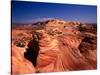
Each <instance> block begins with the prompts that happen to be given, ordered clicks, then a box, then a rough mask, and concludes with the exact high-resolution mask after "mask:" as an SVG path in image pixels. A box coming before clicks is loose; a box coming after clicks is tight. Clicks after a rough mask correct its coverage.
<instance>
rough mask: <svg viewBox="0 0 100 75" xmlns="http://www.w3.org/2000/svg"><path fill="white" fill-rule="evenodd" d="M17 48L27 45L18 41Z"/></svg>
mask: <svg viewBox="0 0 100 75" xmlns="http://www.w3.org/2000/svg"><path fill="white" fill-rule="evenodd" d="M16 46H17V47H25V43H24V42H22V41H18V42H16Z"/></svg>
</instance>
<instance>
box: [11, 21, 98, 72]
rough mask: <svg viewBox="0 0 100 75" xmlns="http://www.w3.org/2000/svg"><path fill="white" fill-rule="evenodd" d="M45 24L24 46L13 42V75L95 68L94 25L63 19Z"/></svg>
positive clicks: (95, 38) (95, 36)
mask: <svg viewBox="0 0 100 75" xmlns="http://www.w3.org/2000/svg"><path fill="white" fill-rule="evenodd" d="M35 24H38V23H35ZM39 24H40V23H39ZM42 24H45V25H44V26H45V27H44V29H39V30H35V32H33V33H30V34H28V35H31V34H32V35H33V36H32V37H30V38H31V40H30V41H27V43H26V44H25V47H23V48H20V47H16V46H15V43H14V40H13V41H12V44H13V45H12V73H13V74H26V73H37V72H42V73H44V72H62V71H74V70H92V69H96V61H97V60H96V50H97V49H96V46H97V42H96V40H97V35H96V27H95V26H92V25H83V24H81V23H79V22H66V21H62V20H49V21H46V22H43V23H42ZM28 31H29V30H28ZM92 31H93V32H92ZM23 32H24V31H23ZM25 37H28V36H25ZM28 38H29V37H28ZM25 41H26V40H25ZM26 47H27V48H26ZM24 70H25V71H24Z"/></svg>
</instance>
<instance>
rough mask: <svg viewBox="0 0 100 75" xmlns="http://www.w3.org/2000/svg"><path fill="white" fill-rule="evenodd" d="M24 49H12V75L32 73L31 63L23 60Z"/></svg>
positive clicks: (14, 47) (33, 70) (33, 68)
mask: <svg viewBox="0 0 100 75" xmlns="http://www.w3.org/2000/svg"><path fill="white" fill-rule="evenodd" d="M24 51H25V50H24V48H18V47H16V46H13V47H12V57H11V58H12V74H13V75H18V74H29V73H30V74H31V73H34V72H35V71H36V70H35V67H34V66H33V65H32V63H31V62H29V61H28V60H26V59H25V58H24Z"/></svg>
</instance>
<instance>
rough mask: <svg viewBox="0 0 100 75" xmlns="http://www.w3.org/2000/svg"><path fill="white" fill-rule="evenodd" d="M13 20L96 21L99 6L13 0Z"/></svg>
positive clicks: (22, 21) (19, 21)
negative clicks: (55, 19)
mask: <svg viewBox="0 0 100 75" xmlns="http://www.w3.org/2000/svg"><path fill="white" fill-rule="evenodd" d="M11 7H12V22H13V23H32V22H33V21H35V20H38V19H42V18H57V19H63V20H66V21H67V20H68V21H80V22H87V23H96V21H97V7H96V6H90V5H75V4H74V5H73V4H57V3H43V2H42V3H41V2H24V1H12V6H11Z"/></svg>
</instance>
